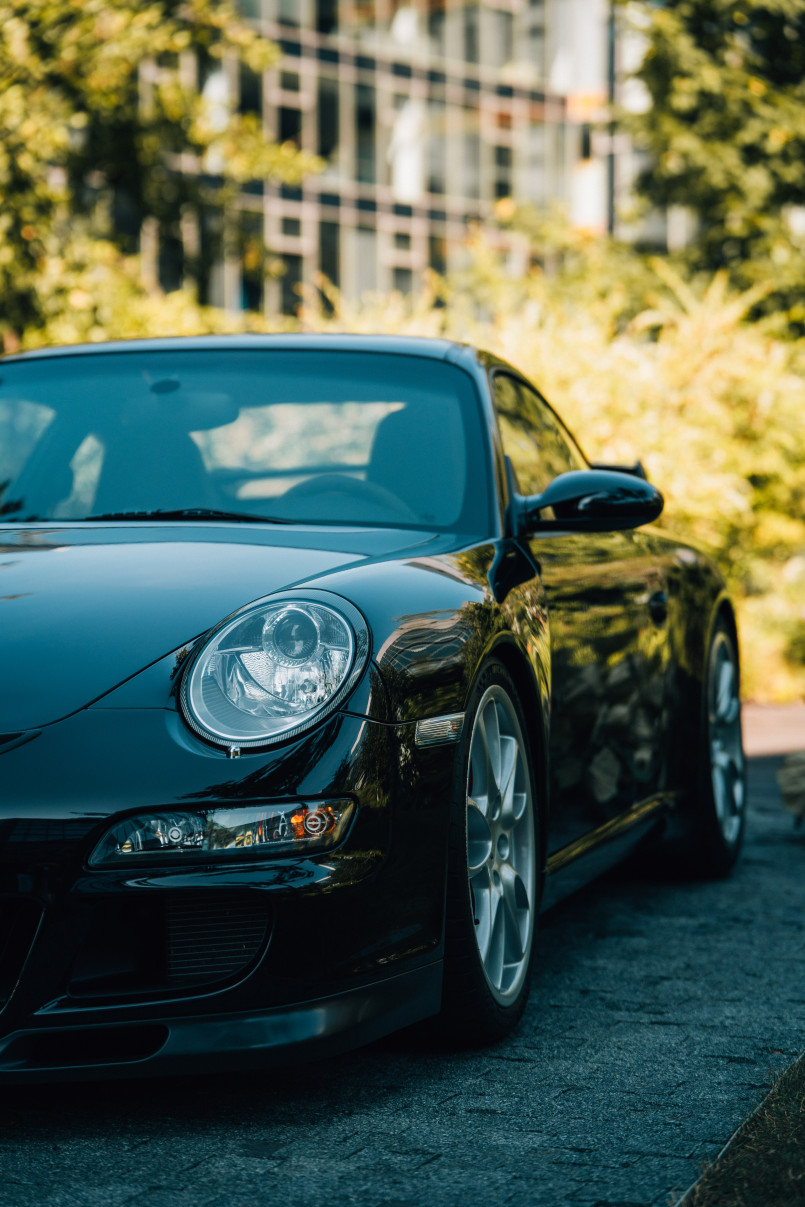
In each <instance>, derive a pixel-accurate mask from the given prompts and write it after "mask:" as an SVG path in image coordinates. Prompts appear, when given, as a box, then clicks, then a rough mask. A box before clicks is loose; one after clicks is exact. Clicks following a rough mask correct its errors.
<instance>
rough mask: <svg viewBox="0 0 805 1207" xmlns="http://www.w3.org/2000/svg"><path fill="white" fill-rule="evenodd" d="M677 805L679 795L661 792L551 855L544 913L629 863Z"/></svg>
mask: <svg viewBox="0 0 805 1207" xmlns="http://www.w3.org/2000/svg"><path fill="white" fill-rule="evenodd" d="M676 803H677V794H676V793H675V792H658V793H657V795H656V796H650V797H648V798H647V799H646V800H642V801H640V802H639V803H638V804H636V805H632V807H631V808H630V809H627V810H626V812H624V813H621V814H620V815H619V816H618V817H613V818H612V819H611V820H610V821H607V822H604V824H603V825H602V826H598V828H597V829H595V830H591V831H590V832H589V834H583V835H582V837H581V838H577V839H575V840H574V841H573V842H570V843H568V844H567V846H566V847H562V848H561V850H559V851H555V852H554V854H553V855H550V856H549V857H548V864H547V867H546V873H547V875H546V881H545V891H544V893H543V899H542V906H541V912H544V911H545V910H547V909H550V908H551V906H552V905H556V904H557V903H558V902H559V901H562V900H564V898H565V897H568V896H569V895H570V894H571V893H573V892H575V891H576V890H577V889H579V888H582V887H583V886H584V885H585V884H589V883H590V882H591V881H592V880H595V879H596V877H597V876H601V875H603V873H604V872H607V871H609V870H610V868H612V867H614V866H615V865H616V864H617V863H620V862H621V860H623V859H625V858H626V856H627V855H628V854H629V853H630V851H631V850H632V849H633V848H634V847H636V846H637V844H638V843H639V842H640V841H641V840H642V839H643V838H645V837H646V835H647V834H648V833H650V832H651V830H652V829H654V827H655V826H656V825H657V824H658V823H659V822H660V821H661V820H662V819H663V818H664V817H665V816H667V815H668V813H670V812H671V810H672V809H673V808H674V806H675V805H676Z"/></svg>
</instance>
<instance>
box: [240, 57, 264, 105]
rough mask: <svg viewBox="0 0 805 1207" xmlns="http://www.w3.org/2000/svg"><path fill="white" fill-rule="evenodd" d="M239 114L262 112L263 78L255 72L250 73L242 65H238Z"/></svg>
mask: <svg viewBox="0 0 805 1207" xmlns="http://www.w3.org/2000/svg"><path fill="white" fill-rule="evenodd" d="M238 111H239V112H240V113H256V114H258V116H259V115H260V114H262V112H263V77H262V76H261V75H258V74H257V72H256V71H251V70H250V69H249V68H248V67H247V66H246V65H245V64H244V63H241V65H240V99H239V102H238Z"/></svg>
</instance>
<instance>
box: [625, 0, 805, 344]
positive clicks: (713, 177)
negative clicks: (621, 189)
mask: <svg viewBox="0 0 805 1207" xmlns="http://www.w3.org/2000/svg"><path fill="white" fill-rule="evenodd" d="M621 2H622V3H624V5H625V7H626V9H627V13H626V15H625V19H627V20H628V19H629V15H630V12H631V15H632V18H633V19H634V20H635V24H636V26H637V28H638V29H639V31H640V34H641V35H642V37H643V38H644V39H645V41H646V51H645V55H644V57H643V61H642V65H641V67H640V68H639V70H638V71H637V73H636V77H637V79H639V80H641V81H642V83H643V85H644V86H645V89H646V92H647V103H646V107H645V110H644V112H641V113H634V112H633V113H624V114H622V115H621V124H622V127H623V128H625V129H627V130H628V131H629V132H630V133H631V134H632V136H633V137H634V139H635V142H636V145H637V146H638V147H640V148H642V149H644V150H646V151H647V152H648V160H647V167H646V168H645V170H644V171H643V173H642V174H641V176H640V177H639V179H638V181H637V190H638V192H639V193H641V194H642V195H643V197H644V198H646V199H647V201H649V202H650V203H651V204H652V205H655V206H658V207H660V208H665V207H668V206H683V207H687V208H688V209H690V210H692V211H693V212H694V213H695V214H696V216H697V217H698V223H699V230H698V235H697V237H696V240H695V242H694V244H693V246H692V247H691V248H690V249H689V252H688V253H687V259H688V262H689V264H690V265H691V266H693V267H696V268H703V269H708V270H710V271H716V270H718V269H719V268H729V269H730V271H731V273H732V274H733V276H734V278H735V280H736V281H738V282H739V283H741V284H743V285H744V286H749V285H752V284H755V283H757V282H758V281H762V280H765V279H766V278H767V277H771V278H773V280H774V285H775V294H776V298H775V302H776V304H777V305H778V306H780V305H782V306H784V307H785V308H787V309H789V311H790V319H791V320H792V321H793V322H795V323H796V324H797V325H798V326H799V327H800V328H802V325H803V324H805V303H803V300H802V298H803V294H802V291H803V286H805V255H803V253H804V252H805V211H803V209H802V207H803V206H805V0H674V3H673V4H656V3H653V2H652V0H628V3H627V0H621ZM629 10H630V12H629Z"/></svg>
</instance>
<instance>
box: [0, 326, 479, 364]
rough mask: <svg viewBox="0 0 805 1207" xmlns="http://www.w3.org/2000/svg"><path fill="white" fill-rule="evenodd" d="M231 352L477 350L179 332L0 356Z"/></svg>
mask: <svg viewBox="0 0 805 1207" xmlns="http://www.w3.org/2000/svg"><path fill="white" fill-rule="evenodd" d="M188 349H198V350H199V351H205V352H211V351H231V350H234V349H242V350H244V349H248V350H251V351H255V350H258V349H267V350H268V349H284V350H291V349H300V350H307V351H311V352H313V351H323V350H327V351H332V350H336V351H339V352H392V353H398V354H402V355H408V356H426V357H431V358H432V359H434V360H447V359H448V358H449V359H450V360H454V361H455V360H459V361H461V360H464V361H466V360H470V361H476V359H477V355H478V354H477V352H476V350H475V349H474V348H472V347H471V346H470V345H469V344H461V343H458V342H457V341H454V340H448V339H434V338H428V337H424V336H416V335H363V334H360V335H354V334H343V333H338V334H332V335H329V334H322V333H305V334H278V335H263V334H239V335H182V336H167V337H163V338H158V339H126V340H109V341H107V342H103V343H97V344H64V345H60V346H57V347H49V348H36V349H32V350H31V351H29V352H15V353H13V354H11V355H9V356H4V357H2V358H1V359H2V363H4V364H8V363H9V362H11V361H23V360H24V361H30V360H39V359H42V358H50V357H55V356H99V355H104V354H106V353H110V352H174V351H186V350H188Z"/></svg>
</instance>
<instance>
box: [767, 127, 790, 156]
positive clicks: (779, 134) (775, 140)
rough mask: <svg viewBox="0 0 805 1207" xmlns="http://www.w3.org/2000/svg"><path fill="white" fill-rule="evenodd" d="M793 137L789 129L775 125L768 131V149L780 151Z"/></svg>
mask: <svg viewBox="0 0 805 1207" xmlns="http://www.w3.org/2000/svg"><path fill="white" fill-rule="evenodd" d="M791 138H793V134H792V132H791V131H790V130H784V129H783V128H782V126H775V127H774V128H773V129H772V130H770V131H769V137H768V139H767V140H766V141H767V146H768V148H769V150H770V151H780V150H782V148H783V147H784V146H785V144H786V143H787V142H789V141H790V140H791Z"/></svg>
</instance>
